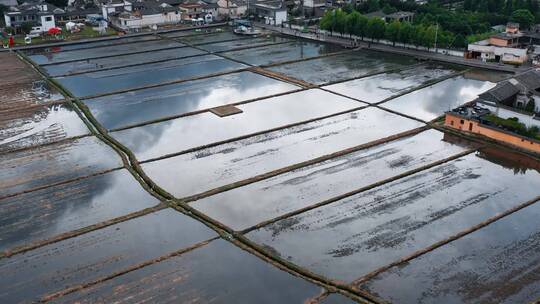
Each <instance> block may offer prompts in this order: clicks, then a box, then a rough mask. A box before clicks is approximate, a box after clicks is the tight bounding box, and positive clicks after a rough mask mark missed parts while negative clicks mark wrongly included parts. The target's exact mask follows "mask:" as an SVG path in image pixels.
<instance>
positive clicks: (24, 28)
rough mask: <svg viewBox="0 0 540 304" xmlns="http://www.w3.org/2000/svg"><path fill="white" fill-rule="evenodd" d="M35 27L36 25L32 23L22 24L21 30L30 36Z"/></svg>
mask: <svg viewBox="0 0 540 304" xmlns="http://www.w3.org/2000/svg"><path fill="white" fill-rule="evenodd" d="M33 26H34V23H32V22H23V23H22V24H21V30H22V31H23V33H25V34H30V31H32V27H33Z"/></svg>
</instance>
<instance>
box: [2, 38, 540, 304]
mask: <svg viewBox="0 0 540 304" xmlns="http://www.w3.org/2000/svg"><path fill="white" fill-rule="evenodd" d="M6 54H7V53H0V57H1V56H9V57H5V58H7V59H9V67H8V69H7V73H8V75H10V77H9V78H6V79H5V80H4V78H2V79H1V80H0V94H1V95H0V96H2V98H3V99H1V100H0V206H2V207H0V227H1V228H2V229H0V271H1V272H2V273H3V274H8V275H3V276H0V286H1V287H0V302H2V303H4V302H5V303H19V302H34V301H51V302H63V303H68V302H69V303H73V302H80V303H94V302H118V303H127V302H130V303H131V302H139V301H146V300H148V299H151V300H152V301H157V302H171V303H172V302H178V301H183V302H194V303H206V302H211V301H213V302H217V303H228V302H232V301H233V302H236V303H253V302H261V303H305V302H309V303H354V302H364V303H365V302H370V301H371V302H379V300H380V301H390V302H396V303H417V302H426V303H446V302H458V303H462V302H464V303H478V302H489V301H491V300H493V299H495V300H496V302H503V303H504V302H507V303H513V302H531V301H534V300H536V299H538V298H539V297H540V277H539V276H538V275H537V273H538V270H539V269H538V262H539V261H538V256H539V254H538V253H539V252H540V242H538V234H539V229H540V226H538V225H536V224H535V223H536V222H537V221H536V220H535V219H536V217H538V214H537V213H538V210H540V209H539V207H538V206H539V205H538V203H536V200H538V199H539V196H540V192H539V191H538V190H537V189H538V188H539V186H540V164H539V161H538V160H537V159H534V158H532V157H529V156H525V155H522V154H518V153H516V152H512V151H509V150H505V149H503V148H501V147H495V146H492V145H490V144H487V143H482V142H472V141H469V140H467V139H464V138H462V137H457V136H455V135H450V134H447V133H444V132H443V131H440V130H437V129H435V128H433V126H432V125H431V124H427V123H426V122H428V121H431V120H433V119H435V118H437V117H439V116H441V115H443V114H444V112H445V111H447V110H448V109H450V108H453V107H455V106H457V105H459V104H462V103H465V102H468V101H471V100H472V99H474V98H475V96H476V95H478V94H480V93H482V92H484V91H485V90H487V89H489V88H491V87H493V86H494V85H495V82H496V81H499V80H501V79H503V78H505V77H507V76H508V75H506V74H497V73H494V72H487V71H482V70H478V69H468V68H466V67H460V66H449V65H444V64H440V63H427V62H417V61H415V60H414V59H413V58H407V57H396V56H389V55H385V54H380V53H373V52H370V51H365V50H345V49H342V48H339V47H337V46H334V45H328V44H325V43H315V42H310V41H304V40H294V39H293V38H292V37H281V36H278V35H272V34H271V33H264V34H263V35H261V36H260V37H245V36H236V35H235V34H233V33H232V32H231V31H230V29H228V28H227V27H215V28H209V29H202V30H194V29H189V30H183V31H170V32H166V33H161V34H148V35H141V36H137V37H122V38H117V39H108V40H104V41H93V42H85V43H78V44H71V45H70V44H68V45H63V46H59V47H47V48H36V49H31V50H26V51H24V54H22V53H20V54H19V55H20V56H29V58H30V59H31V60H33V63H34V64H36V65H41V68H42V69H41V70H42V71H43V72H44V74H40V73H38V71H37V70H34V69H33V68H32V67H31V66H30V65H28V64H27V63H25V62H24V61H23V60H19V59H18V57H17V56H16V54H14V53H11V54H9V55H6ZM2 58H4V57H2ZM268 64H271V67H264V66H265V65H268ZM257 66H262V67H257ZM47 79H52V80H55V81H56V82H58V83H59V84H60V85H61V86H62V88H61V89H63V90H65V91H66V92H67V93H68V94H71V95H72V96H75V97H76V98H79V99H78V100H71V98H68V96H63V95H61V94H60V93H58V92H60V91H62V90H59V88H55V87H54V85H53V82H46V80H47ZM35 82H39V83H42V84H40V85H34V83H35ZM75 101H76V102H77V103H75ZM81 117H83V118H84V119H85V120H88V121H90V122H84V121H83V119H82V118H81ZM99 130H101V131H99ZM104 130H109V131H107V132H105V131H104ZM101 132H102V133H101ZM121 151H122V152H121ZM128 157H129V160H128ZM138 163H139V164H138ZM218 226H219V227H221V228H220V229H214V228H216V227H218ZM405 257H407V259H406V261H407V263H402V262H401V261H403V259H404V258H405ZM368 300H369V301H368Z"/></svg>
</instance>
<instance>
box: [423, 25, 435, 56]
mask: <svg viewBox="0 0 540 304" xmlns="http://www.w3.org/2000/svg"><path fill="white" fill-rule="evenodd" d="M436 34H437V28H436V26H434V25H431V26H429V27H428V28H426V30H425V31H424V36H423V38H422V45H423V46H425V47H427V49H428V51H429V49H430V48H432V47H433V44H434V43H435V35H436Z"/></svg>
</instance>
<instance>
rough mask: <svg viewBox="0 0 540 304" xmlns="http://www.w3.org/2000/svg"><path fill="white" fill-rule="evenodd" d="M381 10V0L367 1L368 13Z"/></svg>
mask: <svg viewBox="0 0 540 304" xmlns="http://www.w3.org/2000/svg"><path fill="white" fill-rule="evenodd" d="M380 9H381V6H380V5H379V0H368V1H367V11H368V13H372V12H376V11H378V10H380Z"/></svg>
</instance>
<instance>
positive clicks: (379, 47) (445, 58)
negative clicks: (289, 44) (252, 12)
mask: <svg viewBox="0 0 540 304" xmlns="http://www.w3.org/2000/svg"><path fill="white" fill-rule="evenodd" d="M256 25H257V26H259V27H262V28H265V29H268V30H272V31H276V32H280V33H282V34H284V35H291V36H296V37H302V38H305V39H311V40H318V41H325V42H330V43H334V44H339V45H341V46H344V47H347V48H365V49H371V50H376V51H382V52H388V53H394V54H399V55H407V56H414V57H417V58H422V59H430V60H436V61H441V62H447V63H453V64H461V65H466V66H471V67H477V68H485V69H490V70H497V71H504V72H513V73H521V72H524V71H526V70H528V69H531V67H530V66H521V67H515V66H513V65H508V64H499V63H491V62H482V61H480V60H475V59H465V58H462V57H456V56H450V55H444V54H439V53H432V52H426V51H421V50H415V49H406V48H400V47H393V46H390V45H385V44H378V43H370V42H368V41H357V43H356V45H354V41H353V40H351V39H347V38H342V37H336V36H329V35H323V34H315V33H303V32H300V31H298V30H294V29H289V28H282V27H278V26H271V25H267V24H261V23H257V24H256Z"/></svg>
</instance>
